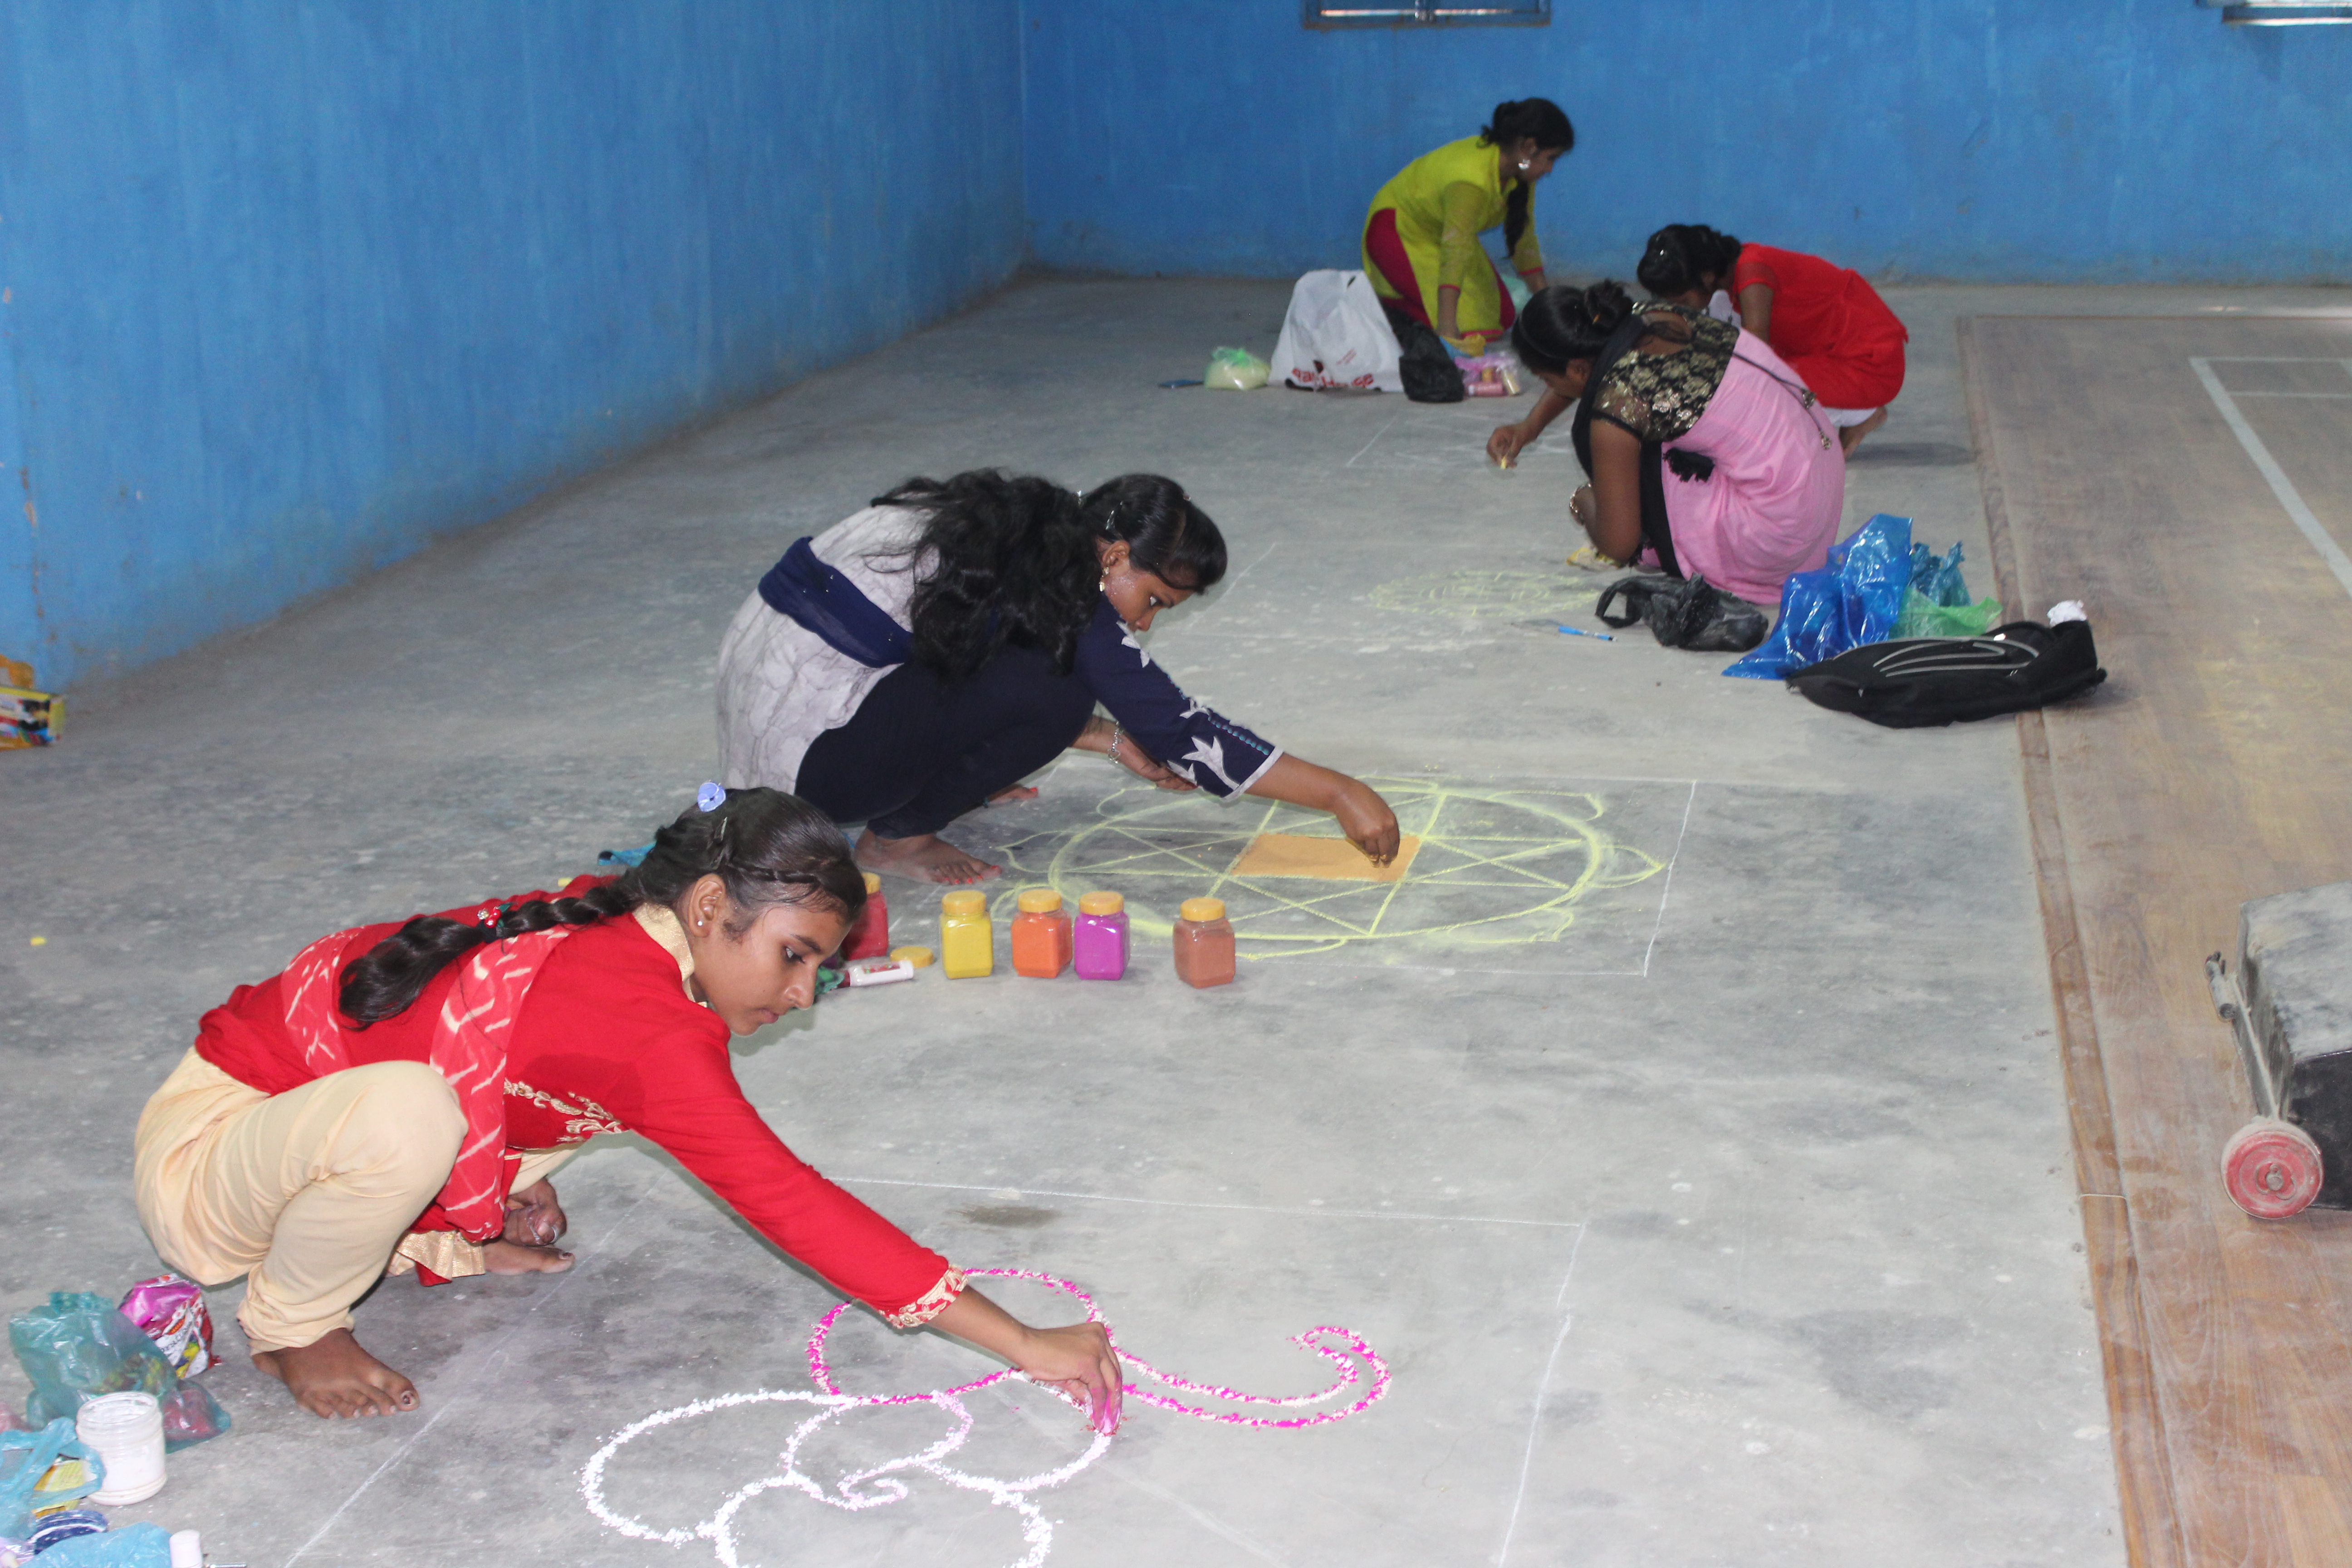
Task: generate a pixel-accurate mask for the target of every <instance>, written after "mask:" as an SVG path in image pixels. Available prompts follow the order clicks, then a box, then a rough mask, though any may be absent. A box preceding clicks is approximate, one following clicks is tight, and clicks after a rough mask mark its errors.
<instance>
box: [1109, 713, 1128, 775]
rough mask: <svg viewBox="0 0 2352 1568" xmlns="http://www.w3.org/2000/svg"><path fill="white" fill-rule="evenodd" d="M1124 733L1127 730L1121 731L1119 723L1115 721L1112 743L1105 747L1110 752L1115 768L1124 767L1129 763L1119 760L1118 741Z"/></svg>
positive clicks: (1111, 728) (1112, 728) (1112, 726)
mask: <svg viewBox="0 0 2352 1568" xmlns="http://www.w3.org/2000/svg"><path fill="white" fill-rule="evenodd" d="M1123 733H1125V731H1121V730H1120V729H1119V727H1118V724H1116V723H1114V724H1112V725H1111V727H1110V744H1109V746H1108V747H1107V748H1105V749H1106V750H1107V751H1108V753H1109V756H1110V763H1111V766H1113V767H1115V768H1123V767H1125V766H1126V765H1127V764H1126V763H1122V762H1120V761H1119V760H1118V742H1119V738H1120V736H1121V735H1122V734H1123Z"/></svg>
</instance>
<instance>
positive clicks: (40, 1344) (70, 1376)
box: [8, 1290, 229, 1454]
mask: <svg viewBox="0 0 2352 1568" xmlns="http://www.w3.org/2000/svg"><path fill="white" fill-rule="evenodd" d="M8 1344H9V1347H10V1348H11V1349H13V1350H14V1351H15V1352H16V1362H17V1364H18V1365H20V1366H22V1367H23V1368H24V1369H25V1375H26V1377H29V1378H31V1379H32V1380H33V1394H32V1397H31V1398H29V1399H27V1400H26V1401H25V1414H26V1415H29V1416H31V1417H32V1418H33V1419H34V1420H36V1421H43V1422H47V1421H53V1420H55V1419H56V1418H57V1417H58V1416H60V1415H65V1416H70V1415H73V1413H74V1412H75V1411H77V1410H79V1409H80V1408H81V1405H82V1401H83V1400H85V1399H94V1398H96V1397H97V1396H98V1395H100V1394H121V1393H124V1392H126V1391H128V1390H132V1389H136V1390H138V1391H139V1392H140V1393H142V1394H153V1395H154V1396H155V1402H156V1403H157V1404H158V1405H162V1406H163V1448H164V1451H165V1452H166V1453H173V1454H176V1453H178V1452H179V1451H180V1450H181V1449H183V1448H184V1447H188V1446H189V1445H190V1444H192V1443H201V1442H203V1441H204V1440H205V1438H207V1437H217V1436H220V1435H221V1434H222V1433H224V1432H226V1431H227V1430H228V1426H229V1421H228V1412H226V1411H225V1410H223V1409H222V1408H221V1407H220V1405H219V1404H218V1403H217V1402H215V1400H214V1398H213V1396H212V1394H210V1393H208V1392H206V1391H205V1389H204V1388H203V1387H202V1386H201V1385H199V1384H193V1383H183V1382H182V1381H181V1380H180V1374H179V1373H175V1372H173V1370H172V1363H170V1362H167V1361H165V1360H164V1359H163V1352H162V1351H159V1350H157V1349H156V1348H155V1342H154V1341H152V1340H151V1339H149V1338H148V1337H147V1335H146V1333H145V1331H143V1330H142V1329H141V1328H140V1327H139V1325H138V1324H136V1323H134V1322H132V1321H131V1320H130V1319H128V1318H126V1317H124V1316H123V1315H122V1314H121V1311H119V1310H117V1309H116V1307H115V1305H114V1303H113V1302H111V1301H110V1300H107V1299H106V1298H105V1297H103V1296H93V1295H90V1294H89V1293H88V1292H87V1291H77V1290H52V1291H50V1292H49V1304H48V1305H47V1306H46V1307H35V1308H33V1309H32V1310H29V1311H24V1312H19V1313H17V1314H16V1316H15V1317H13V1318H11V1319H9V1320H8Z"/></svg>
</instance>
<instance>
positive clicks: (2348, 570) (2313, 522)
mask: <svg viewBox="0 0 2352 1568" xmlns="http://www.w3.org/2000/svg"><path fill="white" fill-rule="evenodd" d="M2280 363H2287V362H2280ZM2336 363H2339V364H2340V363H2344V362H2343V361H2340V360H2339V361H2337V362H2336ZM2189 369H2191V370H2193V371H2195V372H2196V373H2197V379H2198V380H2199V381H2200V382H2202V383H2204V384H2205V392H2206V395H2208V396H2210V397H2211V398H2212V399H2213V406H2214V407H2216V408H2218V409H2220V410H2221V418H2222V420H2223V421H2224V422H2225V423H2226V424H2228V426H2230V431H2231V434H2232V435H2234V436H2236V437H2238V445H2240V446H2241V447H2244V448H2245V449H2246V456H2247V457H2249V458H2252V459H2253V460H2254V468H2256V470H2258V471H2259V472H2260V473H2261V474H2262V476H2263V479H2265V480H2267V481H2269V484H2270V487H2271V493H2272V494H2273V495H2274V496H2276V497H2278V502H2279V505H2281V506H2282V507H2284V508H2285V509H2286V515H2287V516H2288V517H2289V518H2290V519H2292V520H2293V521H2294V525H2295V527H2296V528H2298V529H2300V530H2302V531H2303V536H2304V538H2305V539H2307V540H2309V541H2310V542H2311V547H2312V548H2313V549H2314V550H2316V551H2317V552H2319V558H2320V559H2321V560H2322V561H2325V562H2326V563H2327V569H2328V570H2329V571H2330V572H2333V573H2335V574H2336V581H2337V582H2338V583H2340V584H2343V585H2344V591H2345V592H2346V593H2347V594H2352V556H2347V555H2346V554H2345V553H2344V547H2343V546H2342V545H2339V544H2337V543H2336V540H2335V537H2334V536H2333V535H2332V534H2330V533H2329V532H2328V531H2327V530H2326V526H2325V525H2323V524H2322V523H2321V522H2320V521H2319V518H2318V516H2317V515H2316V514H2315V513H2314V512H2313V511H2312V510H2311V508H2310V507H2308V506H2306V505H2305V504H2304V500H2303V494H2302V492H2301V491H2299V490H2297V489H2295V488H2294V481H2293V480H2291V479H2288V478H2287V477H2286V470H2285V469H2284V468H2280V467H2279V466H2278V461H2277V459H2275V458H2273V457H2272V456H2271V449H2270V448H2269V447H2265V446H2263V438H2262V437H2260V436H2257V435H2255V434H2254V427H2253V426H2251V425H2249V424H2247V423H2246V416H2245V415H2243V414H2242V413H2241V412H2239V409H2238V403H2237V399H2235V398H2234V397H2232V396H2231V395H2230V389H2229V388H2228V387H2225V386H2223V385H2222V384H2221V377H2220V376H2218V375H2215V374H2213V361H2212V360H2211V359H2210V358H2199V357H2197V356H2196V355H2193V354H2192V355H2191V356H2189Z"/></svg>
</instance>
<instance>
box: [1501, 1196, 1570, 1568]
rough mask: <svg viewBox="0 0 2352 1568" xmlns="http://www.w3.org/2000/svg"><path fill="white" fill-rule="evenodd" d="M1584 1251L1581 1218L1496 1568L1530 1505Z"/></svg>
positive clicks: (1556, 1304)
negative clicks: (1547, 1403)
mask: <svg viewBox="0 0 2352 1568" xmlns="http://www.w3.org/2000/svg"><path fill="white" fill-rule="evenodd" d="M1583 1250H1584V1225H1583V1222H1582V1221H1579V1222H1578V1224H1577V1227H1576V1242H1575V1245H1573V1246H1571V1247H1570V1248H1569V1249H1568V1272H1566V1273H1565V1274H1562V1275H1561V1276H1560V1277H1559V1290H1558V1291H1557V1292H1556V1293H1554V1295H1553V1296H1552V1299H1551V1304H1552V1306H1553V1308H1554V1309H1555V1310H1559V1313H1560V1318H1559V1333H1557V1334H1555V1335H1553V1336H1552V1342H1551V1354H1549V1355H1548V1356H1546V1357H1545V1358H1544V1369H1543V1380H1542V1381H1541V1382H1539V1383H1538V1384H1536V1407H1535V1409H1534V1410H1532V1411H1531V1412H1529V1413H1528V1446H1527V1449H1526V1451H1525V1452H1523V1453H1522V1454H1520V1456H1519V1486H1518V1489H1517V1491H1515V1492H1513V1493H1512V1494H1511V1517H1510V1518H1509V1519H1508V1520H1507V1521H1505V1523H1504V1525H1503V1545H1502V1549H1501V1550H1500V1551H1498V1552H1496V1553H1495V1568H1505V1564H1507V1563H1509V1561H1510V1558H1511V1538H1512V1537H1513V1536H1515V1535H1517V1533H1518V1530H1519V1510H1520V1509H1522V1508H1524V1507H1525V1506H1526V1505H1527V1500H1528V1474H1529V1473H1530V1472H1531V1471H1532V1470H1533V1469H1534V1468H1535V1462H1536V1437H1537V1436H1538V1433H1540V1431H1541V1430H1542V1427H1543V1412H1544V1399H1545V1396H1546V1395H1548V1394H1549V1393H1550V1392H1551V1374H1552V1369H1553V1368H1554V1367H1556V1366H1558V1365H1559V1352H1560V1347H1561V1346H1563V1345H1565V1344H1567V1343H1568V1331H1569V1330H1570V1328H1572V1327H1574V1326H1575V1323H1576V1314H1575V1313H1574V1312H1572V1311H1569V1310H1565V1309H1564V1307H1563V1303H1565V1302H1566V1301H1567V1300H1568V1282H1569V1281H1570V1280H1571V1279H1575V1278H1576V1255H1577V1254H1578V1253H1580V1252H1581V1251H1583Z"/></svg>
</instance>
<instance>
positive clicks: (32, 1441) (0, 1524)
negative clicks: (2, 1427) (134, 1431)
mask: <svg viewBox="0 0 2352 1568" xmlns="http://www.w3.org/2000/svg"><path fill="white" fill-rule="evenodd" d="M59 1459H79V1460H81V1461H83V1464H84V1466H85V1467H86V1468H85V1473H84V1474H83V1476H82V1478H81V1479H80V1480H79V1481H77V1482H74V1483H72V1484H70V1485H68V1486H65V1487H61V1488H59V1489H56V1490H52V1491H39V1492H37V1491H35V1490H34V1488H36V1487H37V1486H39V1485H40V1484H41V1478H42V1477H43V1476H46V1475H47V1474H48V1473H49V1467H50V1466H52V1465H54V1464H56V1463H57V1462H58V1460H59ZM58 1473H59V1474H60V1475H67V1474H70V1471H59V1472H58ZM105 1480H106V1462H105V1461H104V1460H102V1459H100V1458H99V1457H98V1456H97V1455H96V1454H93V1453H91V1452H90V1451H89V1449H88V1448H85V1447H82V1446H81V1440H80V1439H79V1438H78V1437H76V1436H74V1424H73V1417H71V1416H69V1415H60V1416H58V1418H57V1419H56V1420H55V1421H52V1422H50V1423H49V1424H48V1425H47V1426H44V1427H42V1428H41V1429H40V1430H39V1431H37V1432H0V1540H6V1541H21V1540H23V1539H24V1538H25V1536H26V1534H27V1533H28V1532H29V1530H30V1522H29V1521H30V1516H31V1514H32V1511H33V1510H34V1509H35V1508H41V1509H45V1510H46V1509H53V1508H66V1507H69V1506H70V1505H72V1504H73V1503H75V1502H77V1501H79V1500H81V1499H82V1498H84V1497H86V1496H88V1495H89V1493H91V1492H94V1491H96V1490H97V1489H99V1488H100V1486H101V1485H102V1484H104V1482H105Z"/></svg>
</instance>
